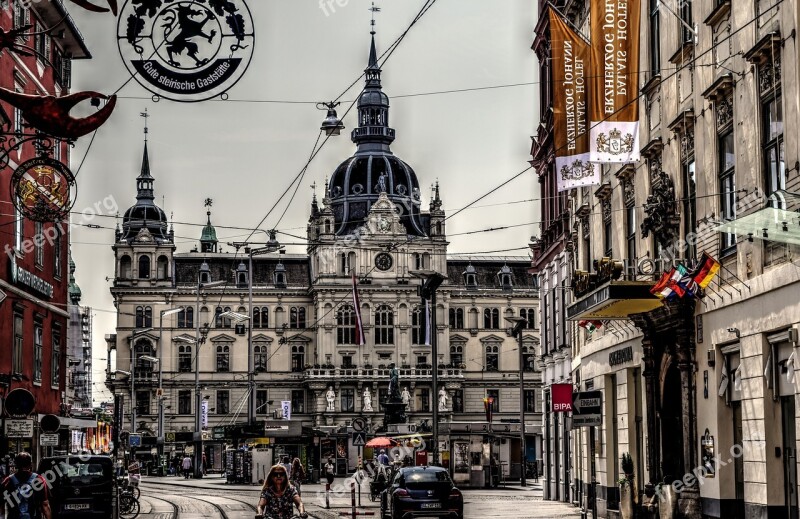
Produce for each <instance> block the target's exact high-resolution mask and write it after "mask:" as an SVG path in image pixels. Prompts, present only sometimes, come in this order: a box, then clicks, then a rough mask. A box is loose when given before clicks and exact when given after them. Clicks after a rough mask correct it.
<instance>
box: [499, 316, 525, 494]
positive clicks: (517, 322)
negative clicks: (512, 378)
mask: <svg viewBox="0 0 800 519" xmlns="http://www.w3.org/2000/svg"><path fill="white" fill-rule="evenodd" d="M505 319H506V321H508V322H510V323H511V324H513V325H514V327H513V328H512V329H511V335H512V336H513V337H516V338H517V349H518V350H519V425H520V433H519V448H520V455H521V456H520V477H519V482H520V485H522V486H523V487H524V486H526V485H527V482H526V480H525V469H526V458H525V456H526V449H525V382H524V380H523V378H522V374H523V372H524V370H525V356H524V355H523V352H522V333H523V330H525V327H526V326H528V320H527V319H525V318H523V317H516V316H512V317H506V318H505Z"/></svg>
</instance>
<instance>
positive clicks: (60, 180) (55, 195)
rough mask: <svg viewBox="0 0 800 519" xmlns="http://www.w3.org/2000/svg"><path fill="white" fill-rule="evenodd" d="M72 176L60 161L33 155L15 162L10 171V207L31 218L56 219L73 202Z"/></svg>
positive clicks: (73, 181)
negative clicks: (16, 166)
mask: <svg viewBox="0 0 800 519" xmlns="http://www.w3.org/2000/svg"><path fill="white" fill-rule="evenodd" d="M74 187H75V176H74V175H73V174H72V172H71V171H70V170H69V168H67V166H65V165H64V164H62V163H61V162H59V161H57V160H55V159H51V158H50V157H36V158H34V159H31V160H28V161H26V162H23V163H22V164H20V165H19V167H18V168H17V170H16V171H14V174H13V175H11V192H12V193H14V198H13V200H14V207H16V208H17V211H19V212H20V213H21V214H22V215H23V216H24V217H25V218H27V219H29V220H33V221H34V222H60V221H62V220H65V219H67V218H68V217H69V212H70V211H71V210H72V206H73V205H75V197H76V194H77V191H76V190H75V189H74Z"/></svg>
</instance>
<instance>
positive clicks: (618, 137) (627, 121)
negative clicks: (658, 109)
mask: <svg viewBox="0 0 800 519" xmlns="http://www.w3.org/2000/svg"><path fill="white" fill-rule="evenodd" d="M640 20H641V0H592V5H591V43H592V73H591V74H590V75H591V77H592V82H591V88H590V89H589V99H590V101H589V121H590V124H591V131H590V146H591V160H592V161H593V162H601V163H628V162H635V161H637V160H639V51H640V43H639V38H640V34H639V25H640Z"/></svg>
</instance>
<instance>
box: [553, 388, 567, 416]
mask: <svg viewBox="0 0 800 519" xmlns="http://www.w3.org/2000/svg"><path fill="white" fill-rule="evenodd" d="M550 391H551V393H552V395H553V412H554V413H571V412H572V384H553V385H552V386H550Z"/></svg>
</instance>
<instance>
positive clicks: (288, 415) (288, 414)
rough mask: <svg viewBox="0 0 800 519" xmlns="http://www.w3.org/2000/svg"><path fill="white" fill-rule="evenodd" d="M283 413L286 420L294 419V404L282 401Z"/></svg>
mask: <svg viewBox="0 0 800 519" xmlns="http://www.w3.org/2000/svg"><path fill="white" fill-rule="evenodd" d="M281 412H282V414H283V419H284V420H291V419H292V402H291V401H290V400H281Z"/></svg>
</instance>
